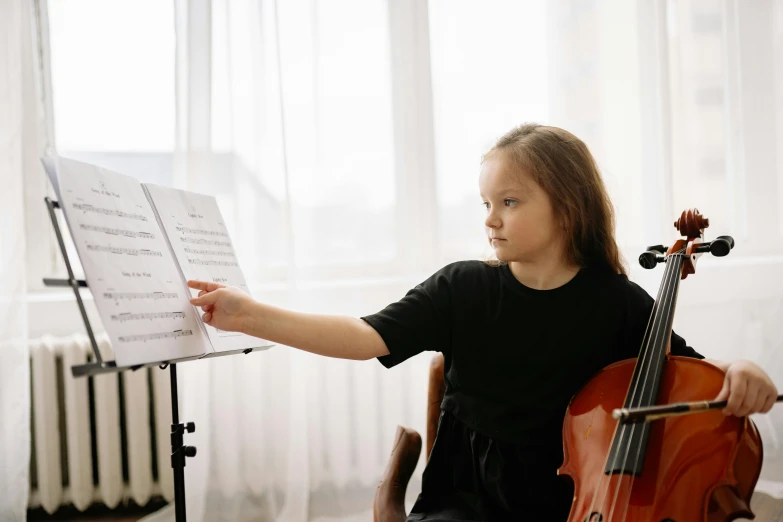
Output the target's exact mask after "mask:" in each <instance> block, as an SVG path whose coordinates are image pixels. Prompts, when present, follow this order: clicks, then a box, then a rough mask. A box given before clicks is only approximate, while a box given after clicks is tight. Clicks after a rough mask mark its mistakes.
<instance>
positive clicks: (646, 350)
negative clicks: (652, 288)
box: [588, 263, 672, 520]
mask: <svg viewBox="0 0 783 522" xmlns="http://www.w3.org/2000/svg"><path fill="white" fill-rule="evenodd" d="M671 266H672V265H671V264H670V263H667V264H666V270H665V271H664V276H663V277H664V281H665V280H666V278H667V276H668V274H669V272H670V271H671ZM664 286H665V285H662V286H661V288H660V289H659V291H658V299H656V301H655V303H654V304H653V310H652V311H651V313H650V317H649V318H648V320H647V327H646V329H645V337H644V338H645V339H647V343H646V344H644V340H643V341H642V342H643V346H642V352H643V353H642V358H641V361H639V362H637V364H641V365H642V367H643V365H644V364H645V361H646V360H647V359H648V357H647V355H648V354H649V352H650V350H649V348H648V347H649V344H650V339H651V338H652V333H651V332H652V330H654V328H655V325H654V322H653V324H652V325H651V322H652V319H653V317H654V316H655V310H656V308H658V306H659V304H660V303H661V302H662V296H663V293H664ZM651 327H652V329H651ZM648 333H650V336H649V337H648V335H647V334H648ZM641 372H642V368H641V367H640V370H639V373H640V374H641ZM638 385H639V379H638V377H637V378H636V379H635V380H634V388H633V390H632V392H631V399H633V397H634V395H635V394H636V389H637V388H638ZM626 428H627V425H625V424H618V425H615V433H614V435H613V436H612V443H614V440H615V439H617V441H618V442H617V449H618V451H619V448H621V447H622V444H623V438H624V436H625V434H626ZM618 429H619V431H620V435H619V438H618V435H617V432H618ZM611 448H612V447H611V446H610V448H609V452H608V453H607V455H606V462H605V464H604V467H603V469H602V470H601V471H600V478H599V481H598V486H597V487H596V488H595V491H594V493H593V500H592V502H591V503H590V508H589V511H588V517H590V516H591V514H592V513H593V511H594V509H595V503H596V500H597V499H598V494H599V492H600V491H601V489H602V487H603V480H604V476H605V475H606V473H605V469H606V468H607V466H608V464H609V458H610V455H611ZM616 459H617V453H615V458H614V459H613V461H612V468H614V466H615V464H616ZM612 468H610V469H612ZM611 477H612V473H611V472H610V474H609V475H608V479H607V481H608V482H611ZM606 487H607V490H606V491H605V493H604V496H603V498H602V499H601V504H600V505H603V503H604V501H605V500H606V494H607V493H608V488H609V487H610V485H609V484H607V486H606ZM588 520H589V518H588Z"/></svg>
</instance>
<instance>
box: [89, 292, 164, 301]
mask: <svg viewBox="0 0 783 522" xmlns="http://www.w3.org/2000/svg"><path fill="white" fill-rule="evenodd" d="M103 297H105V298H106V299H114V300H115V301H120V300H122V299H128V300H131V299H145V300H147V299H151V300H154V301H157V300H158V299H176V298H177V297H179V294H176V293H174V292H168V293H167V292H104V293H103Z"/></svg>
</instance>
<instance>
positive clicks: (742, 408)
mask: <svg viewBox="0 0 783 522" xmlns="http://www.w3.org/2000/svg"><path fill="white" fill-rule="evenodd" d="M777 396H778V390H777V389H776V388H775V385H774V384H773V383H772V380H771V379H770V378H769V375H767V374H766V372H764V370H762V369H761V367H760V366H759V365H757V364H756V363H753V362H751V361H734V362H732V363H731V364H730V365H729V369H728V370H727V371H726V378H725V380H724V381H723V389H721V391H720V393H719V394H718V396H717V397H716V398H715V400H717V401H723V400H726V399H728V404H727V405H726V408H724V410H723V413H724V414H725V415H736V416H738V417H744V416H746V415H750V414H751V413H767V412H768V411H769V410H770V408H772V406H773V405H774V404H775V399H776V398H777Z"/></svg>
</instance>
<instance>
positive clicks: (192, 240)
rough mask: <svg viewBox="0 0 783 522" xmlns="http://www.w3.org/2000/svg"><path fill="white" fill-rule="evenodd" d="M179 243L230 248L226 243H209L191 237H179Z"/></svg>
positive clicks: (207, 240)
mask: <svg viewBox="0 0 783 522" xmlns="http://www.w3.org/2000/svg"><path fill="white" fill-rule="evenodd" d="M179 240H180V241H182V242H183V243H193V244H196V245H212V246H224V247H230V246H231V243H229V242H228V241H211V240H209V239H196V238H192V237H181V238H179Z"/></svg>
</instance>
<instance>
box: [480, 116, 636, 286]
mask: <svg viewBox="0 0 783 522" xmlns="http://www.w3.org/2000/svg"><path fill="white" fill-rule="evenodd" d="M496 152H503V153H505V154H508V156H507V158H508V159H510V160H511V161H512V162H513V164H514V165H516V166H517V167H518V168H521V169H525V170H526V171H527V172H529V173H530V175H531V176H532V177H533V179H534V180H535V181H536V183H538V184H539V186H540V187H541V188H542V189H543V190H544V191H545V192H546V193H547V194H548V195H549V198H550V199H551V201H552V205H553V207H554V211H555V214H556V215H558V216H559V217H560V218H561V219H562V220H563V226H564V227H565V230H566V234H567V236H566V243H565V244H566V256H568V258H569V260H570V261H571V262H573V263H575V264H577V265H579V266H587V267H604V268H608V269H610V270H612V271H614V272H616V273H618V274H627V271H626V268H625V263H624V261H623V259H622V256H621V255H620V249H619V248H618V247H617V242H616V241H615V238H614V207H613V206H612V202H611V200H610V199H609V194H608V193H607V191H606V186H605V185H604V181H603V179H602V178H601V173H600V172H599V170H598V165H596V162H595V159H593V155H592V154H590V150H589V149H588V148H587V145H585V144H584V142H582V140H580V139H579V138H577V137H576V136H574V135H573V134H571V133H570V132H568V131H566V130H563V129H560V128H557V127H548V126H545V125H538V124H535V123H526V124H524V125H520V126H519V127H516V128H514V129H512V130H511V131H509V132H507V133H506V134H505V135H504V136H503V137H502V138H500V139H499V140H498V141H497V143H496V144H495V146H494V147H492V149H490V150H489V152H487V153H486V154H485V155H484V158H482V162H483V161H484V159H486V158H487V157H488V156H490V155H492V154H494V153H496Z"/></svg>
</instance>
